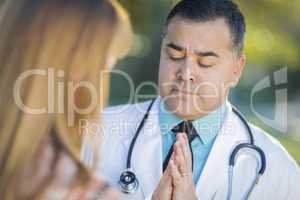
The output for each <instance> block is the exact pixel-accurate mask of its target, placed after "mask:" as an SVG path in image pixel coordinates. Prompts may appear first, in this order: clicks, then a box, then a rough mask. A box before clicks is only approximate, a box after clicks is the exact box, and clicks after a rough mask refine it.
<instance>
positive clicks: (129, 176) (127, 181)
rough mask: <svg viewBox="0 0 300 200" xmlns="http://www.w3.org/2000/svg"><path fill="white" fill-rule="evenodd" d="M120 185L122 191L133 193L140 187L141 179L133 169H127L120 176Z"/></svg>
mask: <svg viewBox="0 0 300 200" xmlns="http://www.w3.org/2000/svg"><path fill="white" fill-rule="evenodd" d="M119 186H120V188H121V190H122V192H124V193H126V194H131V193H135V192H136V191H137V189H138V187H139V181H138V179H137V177H136V175H135V174H134V173H133V172H132V171H130V170H126V171H124V172H123V173H122V174H121V176H120V180H119Z"/></svg>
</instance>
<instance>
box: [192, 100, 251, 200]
mask: <svg viewBox="0 0 300 200" xmlns="http://www.w3.org/2000/svg"><path fill="white" fill-rule="evenodd" d="M226 106H227V108H228V113H227V116H226V118H225V121H224V124H223V127H222V128H221V131H220V133H219V134H218V136H217V138H216V140H215V142H214V144H213V147H212V150H211V152H210V154H209V156H208V159H207V162H206V164H205V166H204V168H203V171H202V174H201V176H200V179H199V181H198V183H197V185H196V190H197V196H198V197H199V198H200V199H215V197H216V196H220V194H222V195H221V196H223V198H225V197H224V191H225V194H226V189H227V182H228V181H227V180H228V177H227V176H228V161H229V156H230V154H231V152H232V150H233V149H234V147H235V146H236V145H237V144H239V143H241V142H245V141H247V135H245V134H244V132H245V131H243V130H241V127H240V125H239V124H238V123H239V122H238V121H237V120H236V119H235V118H234V116H233V115H234V114H233V112H232V108H231V105H230V104H229V103H227V105H226Z"/></svg>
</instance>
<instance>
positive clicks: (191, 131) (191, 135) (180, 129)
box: [163, 121, 197, 171]
mask: <svg viewBox="0 0 300 200" xmlns="http://www.w3.org/2000/svg"><path fill="white" fill-rule="evenodd" d="M171 131H172V132H173V133H175V134H177V133H185V134H187V138H188V141H189V146H190V150H191V153H192V169H193V167H194V161H193V150H192V146H191V143H192V141H193V140H194V139H195V138H196V137H197V131H196V129H195V128H194V126H193V124H192V122H191V121H183V122H181V123H179V124H178V125H176V126H175V127H174V128H173V129H172V130H171ZM173 145H174V144H173ZM173 145H172V146H171V148H170V150H169V152H168V154H167V157H166V158H165V160H164V162H163V171H165V170H166V169H167V166H168V163H169V161H170V158H171V155H172V153H173Z"/></svg>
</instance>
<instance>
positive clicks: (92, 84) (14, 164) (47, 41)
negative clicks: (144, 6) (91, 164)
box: [0, 0, 131, 200]
mask: <svg viewBox="0 0 300 200" xmlns="http://www.w3.org/2000/svg"><path fill="white" fill-rule="evenodd" d="M0 27H1V28H0V113H1V115H0V199H2V200H10V199H63V198H66V199H68V198H69V199H89V198H91V195H94V196H93V197H96V198H97V197H99V198H105V199H113V198H115V197H116V195H115V193H114V192H115V191H114V190H111V189H109V187H107V185H106V184H105V182H103V181H102V180H95V179H94V178H93V177H92V176H91V175H90V172H89V171H90V170H88V169H86V168H85V167H84V166H83V165H82V163H81V162H80V160H79V159H80V158H79V156H80V146H81V141H82V135H83V130H82V129H80V127H79V126H80V125H79V124H80V121H82V120H86V121H91V122H93V121H97V120H99V113H100V110H101V107H102V106H103V105H104V104H105V101H106V100H105V99H106V97H107V95H108V93H107V89H106V90H103V89H105V88H108V81H109V77H108V76H100V73H101V72H103V70H106V69H108V67H109V66H111V65H113V64H114V63H115V61H116V59H118V58H121V57H123V56H124V55H125V54H126V53H127V51H128V49H129V47H130V44H131V26H130V23H129V20H128V16H127V14H126V12H125V11H124V10H123V9H122V8H121V6H120V5H119V4H118V3H116V2H115V1H108V0H43V1H40V0H9V1H7V3H5V4H4V5H2V8H1V16H0ZM100 77H102V78H100ZM91 88H92V89H91Z"/></svg>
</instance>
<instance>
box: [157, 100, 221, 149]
mask: <svg viewBox="0 0 300 200" xmlns="http://www.w3.org/2000/svg"><path fill="white" fill-rule="evenodd" d="M226 113H227V107H226V101H225V103H223V104H222V105H221V106H219V107H218V108H217V109H216V110H214V111H212V112H210V113H208V114H207V115H205V116H204V117H201V118H199V119H196V120H194V121H193V122H192V123H193V125H194V127H195V129H196V131H197V133H198V135H199V137H200V139H201V142H202V143H203V144H204V145H207V144H208V143H210V142H211V141H212V140H213V139H214V138H215V137H216V136H217V134H218V133H219V132H220V129H221V127H222V124H223V122H224V119H225V116H226ZM182 121H183V119H181V118H179V117H177V116H176V115H175V114H173V113H171V112H169V111H168V110H167V107H166V105H165V103H164V102H163V101H161V104H160V109H159V123H160V129H161V132H162V133H163V134H168V133H172V132H171V129H172V128H173V127H174V126H176V125H177V124H179V123H180V122H182Z"/></svg>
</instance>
